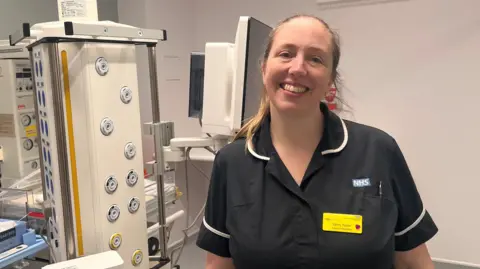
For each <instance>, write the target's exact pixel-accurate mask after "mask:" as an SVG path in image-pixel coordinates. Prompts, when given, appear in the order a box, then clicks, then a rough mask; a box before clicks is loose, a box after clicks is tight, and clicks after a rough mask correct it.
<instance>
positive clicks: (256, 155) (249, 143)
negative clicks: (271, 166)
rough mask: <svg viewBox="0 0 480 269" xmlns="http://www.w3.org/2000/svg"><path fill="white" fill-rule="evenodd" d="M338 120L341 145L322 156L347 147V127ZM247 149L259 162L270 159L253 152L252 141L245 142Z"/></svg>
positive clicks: (323, 153) (327, 150) (328, 150)
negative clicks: (340, 128)
mask: <svg viewBox="0 0 480 269" xmlns="http://www.w3.org/2000/svg"><path fill="white" fill-rule="evenodd" d="M339 119H340V122H341V123H342V128H343V142H342V144H340V146H339V147H338V148H336V149H326V150H324V151H322V155H327V154H332V153H337V152H340V151H342V150H343V149H344V148H345V146H347V143H348V130H347V125H345V122H344V121H343V120H342V119H341V118H339ZM247 149H248V151H249V152H250V154H252V155H253V156H254V157H256V158H258V159H260V160H264V161H269V160H270V158H269V157H266V156H263V155H260V154H258V153H256V152H255V150H253V145H252V141H251V140H250V141H247Z"/></svg>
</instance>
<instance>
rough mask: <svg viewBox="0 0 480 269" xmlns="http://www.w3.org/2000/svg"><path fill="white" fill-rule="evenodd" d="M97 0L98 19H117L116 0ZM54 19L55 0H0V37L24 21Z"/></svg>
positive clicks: (55, 11) (6, 37) (56, 18)
mask: <svg viewBox="0 0 480 269" xmlns="http://www.w3.org/2000/svg"><path fill="white" fill-rule="evenodd" d="M97 1H98V2H97V6H98V17H99V19H100V20H111V21H118V10H117V0H97ZM55 20H58V13H57V0H34V1H32V0H1V1H0V39H8V35H9V34H11V33H13V32H15V31H16V30H17V29H19V28H20V27H21V24H22V23H24V22H28V23H30V24H31V25H32V24H35V23H39V22H47V21H55Z"/></svg>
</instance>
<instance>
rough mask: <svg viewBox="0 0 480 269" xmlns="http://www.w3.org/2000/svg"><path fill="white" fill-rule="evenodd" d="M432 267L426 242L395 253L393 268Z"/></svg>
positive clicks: (422, 268) (420, 268) (425, 268)
mask: <svg viewBox="0 0 480 269" xmlns="http://www.w3.org/2000/svg"><path fill="white" fill-rule="evenodd" d="M434 267H435V266H434V265H433V262H432V259H431V258H430V254H429V253H428V248H427V245H426V244H422V245H420V246H418V247H416V248H414V249H412V250H409V251H399V252H396V253H395V269H434ZM212 268H216V267H212Z"/></svg>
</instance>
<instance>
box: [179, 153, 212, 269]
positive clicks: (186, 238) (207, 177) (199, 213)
mask: <svg viewBox="0 0 480 269" xmlns="http://www.w3.org/2000/svg"><path fill="white" fill-rule="evenodd" d="M205 149H207V150H208V151H209V152H211V153H212V154H214V155H216V154H217V153H216V152H215V151H214V150H213V149H211V148H210V147H205ZM190 150H191V148H187V150H186V157H187V158H186V161H185V181H186V191H187V197H188V195H189V191H188V170H187V168H188V165H187V162H188V163H190V164H191V165H192V166H193V167H194V168H195V169H196V170H197V171H198V172H200V174H201V175H202V176H203V177H204V178H205V179H206V180H207V181H210V177H209V176H207V174H206V173H205V172H204V171H203V170H202V169H200V168H199V167H198V166H197V165H195V164H194V163H193V162H192V160H191V159H190ZM187 199H188V198H187ZM206 206H207V201H206V200H205V202H204V203H203V206H202V208H201V209H200V211H199V212H198V214H197V215H196V216H195V219H194V220H193V221H192V223H191V224H188V216H189V215H190V211H189V210H188V209H189V204H188V203H187V210H186V216H187V221H186V222H187V225H186V228H185V229H183V230H182V232H183V242H182V244H181V246H180V248H179V249H178V250H173V251H172V254H171V260H174V259H173V254H174V253H175V251H178V252H179V253H178V255H177V257H176V259H175V260H174V262H173V263H172V266H176V265H178V262H179V260H180V257H181V256H182V253H183V249H184V248H185V245H186V244H187V241H188V231H189V230H190V229H192V228H193V227H194V226H195V224H196V223H197V221H198V219H200V217H201V216H202V215H203V213H204V211H205V207H206Z"/></svg>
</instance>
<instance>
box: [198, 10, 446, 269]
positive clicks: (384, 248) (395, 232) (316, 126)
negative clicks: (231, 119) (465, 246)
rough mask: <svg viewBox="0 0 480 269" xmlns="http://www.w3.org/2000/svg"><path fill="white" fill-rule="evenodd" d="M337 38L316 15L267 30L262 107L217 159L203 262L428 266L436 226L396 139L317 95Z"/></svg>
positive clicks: (334, 268) (331, 75)
mask: <svg viewBox="0 0 480 269" xmlns="http://www.w3.org/2000/svg"><path fill="white" fill-rule="evenodd" d="M338 43H339V42H338V39H337V37H336V35H335V34H334V32H333V31H332V30H331V29H330V28H329V26H328V25H327V24H326V23H325V22H323V21H322V20H320V19H318V18H316V17H313V16H305V15H297V16H293V17H291V18H288V19H286V20H285V21H283V22H282V23H281V24H280V25H279V26H278V27H277V28H275V29H274V30H273V32H272V34H271V36H270V40H269V42H268V45H267V48H266V51H265V55H264V59H263V63H262V73H263V82H264V86H265V90H264V96H263V98H262V102H261V105H260V109H259V112H258V114H257V115H256V116H255V117H254V118H253V119H251V120H250V121H249V122H248V123H247V124H246V125H245V126H244V127H243V128H242V130H241V131H240V132H239V134H238V135H237V137H236V139H235V141H234V142H232V143H231V144H229V145H228V146H226V147H224V148H223V149H222V150H220V151H219V153H218V154H217V156H216V158H215V161H214V166H213V171H212V178H211V183H210V189H209V194H208V201H207V207H206V212H205V218H204V221H203V224H202V228H201V231H200V234H199V238H198V241H197V245H198V246H199V247H200V248H202V249H205V250H206V251H208V255H207V269H230V268H236V269H255V268H262V269H265V268H268V269H270V268H272V269H282V268H308V269H309V268H328V269H342V268H355V269H356V268H368V269H377V268H378V269H390V268H396V269H398V268H400V269H402V268H408V269H430V268H433V263H432V261H431V258H430V255H429V253H428V250H427V247H426V245H425V243H426V242H427V241H428V240H429V239H431V238H432V237H433V236H434V235H435V234H436V233H437V231H438V230H437V227H436V225H435V224H434V222H433V220H432V219H431V217H430V215H429V214H428V212H427V211H426V210H425V209H424V207H423V204H422V200H421V198H420V195H419V193H418V191H417V188H416V186H415V183H414V180H413V178H412V176H411V174H410V172H409V169H408V166H407V164H406V162H405V160H404V157H403V155H402V153H401V151H400V149H399V147H398V145H397V143H396V142H395V140H394V139H393V138H391V137H390V136H389V135H387V134H386V133H384V132H382V131H380V130H378V129H375V128H372V127H368V126H365V125H361V124H358V123H354V122H350V121H346V120H342V119H341V118H339V117H338V116H337V115H335V114H334V113H332V112H331V111H329V110H328V108H327V107H326V105H325V104H324V103H322V102H321V101H322V100H323V99H324V97H325V95H326V94H327V93H328V91H329V89H330V87H331V86H332V85H336V80H337V79H338V74H337V66H338V63H339V59H340V47H339V44H338Z"/></svg>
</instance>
